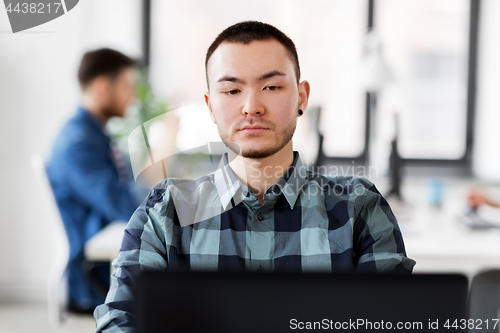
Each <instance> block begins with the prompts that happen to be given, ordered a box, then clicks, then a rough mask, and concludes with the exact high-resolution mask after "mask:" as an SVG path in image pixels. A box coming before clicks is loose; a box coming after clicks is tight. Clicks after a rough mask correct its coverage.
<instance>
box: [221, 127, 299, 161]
mask: <svg viewBox="0 0 500 333" xmlns="http://www.w3.org/2000/svg"><path fill="white" fill-rule="evenodd" d="M296 127H297V118H293V121H292V122H291V123H290V124H289V125H288V126H287V127H286V128H285V129H284V130H283V131H281V133H279V134H280V135H279V136H278V140H279V141H278V142H277V143H276V144H274V145H271V146H269V147H263V148H262V149H243V148H242V147H239V146H238V145H237V144H236V143H235V142H234V135H235V134H236V133H237V132H238V130H236V131H235V130H233V134H232V135H228V134H226V133H224V132H222V131H221V129H220V128H217V129H218V131H219V135H220V137H221V139H222V142H224V144H225V145H226V147H228V148H229V149H231V150H232V151H233V152H234V153H235V154H238V155H241V156H243V157H246V158H251V159H262V158H266V157H269V156H272V155H274V154H276V153H277V152H279V151H280V150H281V149H283V147H285V146H286V145H287V144H288V143H289V142H290V140H292V137H293V134H294V133H295V128H296ZM269 130H272V129H269ZM257 136H258V134H255V135H254V134H251V135H248V137H250V138H251V137H257Z"/></svg>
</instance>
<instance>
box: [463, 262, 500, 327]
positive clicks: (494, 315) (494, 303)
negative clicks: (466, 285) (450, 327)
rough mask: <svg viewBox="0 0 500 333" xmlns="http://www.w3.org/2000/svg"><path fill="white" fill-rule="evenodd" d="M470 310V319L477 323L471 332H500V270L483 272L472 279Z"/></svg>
mask: <svg viewBox="0 0 500 333" xmlns="http://www.w3.org/2000/svg"><path fill="white" fill-rule="evenodd" d="M468 310H469V319H474V322H475V325H474V328H472V329H469V332H483V333H484V332H500V320H498V319H500V270H491V271H486V272H482V273H479V274H477V275H476V276H475V277H474V278H473V279H472V283H471V287H470V292H469V304H468ZM478 319H481V320H482V322H481V324H480V321H478ZM486 320H488V325H486ZM497 320H498V321H497ZM495 324H496V325H495Z"/></svg>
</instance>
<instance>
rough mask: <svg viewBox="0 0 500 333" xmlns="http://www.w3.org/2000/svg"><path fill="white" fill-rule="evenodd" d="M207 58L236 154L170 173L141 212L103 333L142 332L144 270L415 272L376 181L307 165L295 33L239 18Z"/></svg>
mask: <svg viewBox="0 0 500 333" xmlns="http://www.w3.org/2000/svg"><path fill="white" fill-rule="evenodd" d="M205 65H206V75H207V85H208V92H207V93H206V94H205V100H206V103H207V106H208V109H209V112H210V116H211V117H212V120H213V121H214V123H216V124H217V127H218V130H219V134H220V136H221V138H222V141H224V142H225V143H226V145H227V146H228V148H229V151H228V153H227V154H226V155H224V157H223V158H222V160H221V162H220V165H219V169H217V170H216V171H215V172H214V173H211V174H209V175H206V176H204V177H201V178H199V179H197V180H195V181H185V180H178V179H166V180H164V181H162V182H160V183H159V184H158V185H156V186H155V187H154V188H153V189H152V190H151V192H150V194H149V196H148V197H147V199H146V200H145V201H144V203H143V204H142V205H141V207H139V208H138V209H137V210H136V212H135V213H134V215H133V216H132V218H131V220H130V222H129V224H128V226H127V229H126V231H125V236H124V239H123V244H122V247H121V250H120V254H119V257H118V259H116V260H115V261H114V263H113V265H114V266H115V268H116V272H115V273H114V274H113V276H112V281H111V288H110V291H109V293H108V296H107V298H106V302H105V304H103V305H101V306H99V307H98V308H97V309H96V311H95V313H94V315H95V317H96V322H97V330H96V331H97V332H129V331H132V330H133V320H134V316H133V314H132V313H131V312H132V311H131V308H132V307H133V298H132V294H133V289H134V277H135V275H136V274H137V273H138V272H139V271H140V270H144V269H186V268H188V269H192V270H214V271H223V270H232V271H234V270H242V271H299V272H318V271H321V272H372V273H402V274H410V273H411V271H412V268H413V266H414V265H415V262H414V261H413V260H411V259H409V258H407V257H406V253H405V248H404V243H403V239H402V236H401V232H400V230H399V227H398V224H397V221H396V219H395V217H394V215H393V214H392V212H391V209H390V208H389V205H388V204H387V202H386V201H385V199H384V198H383V197H382V196H381V194H380V193H379V192H378V191H377V189H376V188H375V186H374V185H373V184H372V183H370V182H369V181H367V180H365V179H362V178H352V177H326V176H323V175H320V174H317V173H314V172H310V171H307V170H306V169H305V167H304V165H303V164H302V161H301V159H300V156H299V154H298V153H297V152H294V151H293V148H292V140H291V139H292V136H293V133H294V131H295V127H296V123H297V118H298V117H300V116H301V115H302V114H303V111H302V110H305V109H306V108H307V102H308V98H309V91H310V87H309V83H308V82H307V81H302V82H300V69H299V63H298V56H297V52H296V49H295V46H294V44H293V42H292V41H291V40H290V39H289V38H288V37H287V36H286V35H284V34H283V33H282V32H281V31H279V30H278V29H276V28H275V27H273V26H271V25H268V24H265V23H261V22H255V21H248V22H241V23H238V24H235V25H233V26H231V27H229V28H227V29H226V30H224V31H223V32H222V33H221V34H220V35H219V36H218V37H217V38H216V40H215V41H214V42H213V43H212V45H211V46H210V48H209V49H208V52H207V56H206V62H205Z"/></svg>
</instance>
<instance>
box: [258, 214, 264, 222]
mask: <svg viewBox="0 0 500 333" xmlns="http://www.w3.org/2000/svg"><path fill="white" fill-rule="evenodd" d="M257 218H258V219H259V221H262V220H264V214H262V213H259V215H257Z"/></svg>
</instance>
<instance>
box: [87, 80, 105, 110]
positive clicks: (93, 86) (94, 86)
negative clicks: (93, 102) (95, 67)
mask: <svg viewBox="0 0 500 333" xmlns="http://www.w3.org/2000/svg"><path fill="white" fill-rule="evenodd" d="M110 89H111V80H110V79H109V78H108V77H106V76H104V75H99V76H98V77H96V78H95V79H93V80H92V82H90V84H89V85H88V87H87V91H89V92H90V93H91V94H92V95H93V96H94V98H96V99H97V100H98V101H99V102H100V103H107V101H108V100H109V98H110V94H111V91H110Z"/></svg>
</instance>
